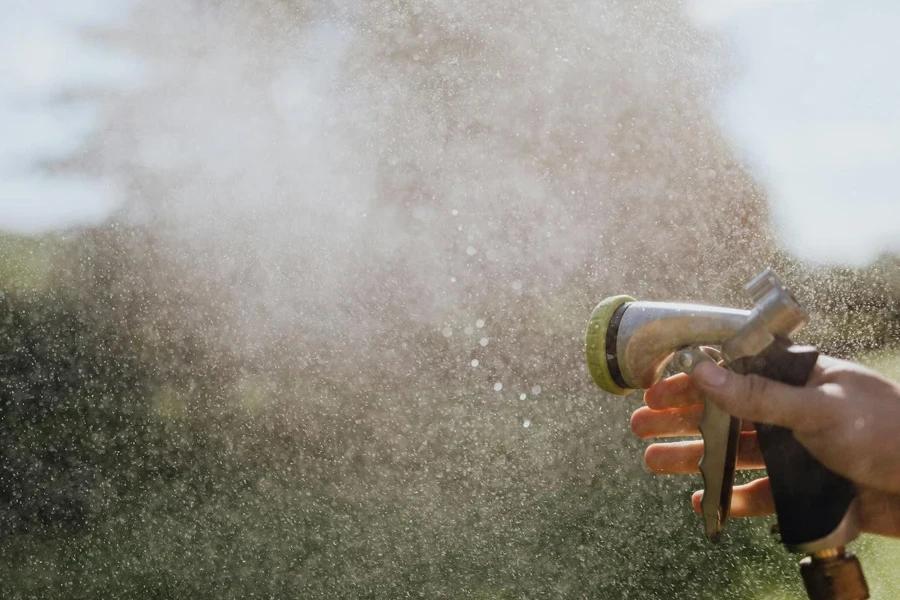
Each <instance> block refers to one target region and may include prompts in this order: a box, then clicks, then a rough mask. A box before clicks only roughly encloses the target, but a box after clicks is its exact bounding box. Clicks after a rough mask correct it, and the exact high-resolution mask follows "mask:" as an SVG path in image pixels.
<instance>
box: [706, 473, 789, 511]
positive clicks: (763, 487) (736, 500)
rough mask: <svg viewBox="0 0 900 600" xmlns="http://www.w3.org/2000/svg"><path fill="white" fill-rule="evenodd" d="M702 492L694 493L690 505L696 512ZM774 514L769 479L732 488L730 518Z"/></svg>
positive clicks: (765, 478)
mask: <svg viewBox="0 0 900 600" xmlns="http://www.w3.org/2000/svg"><path fill="white" fill-rule="evenodd" d="M702 499H703V492H700V491H697V492H694V495H693V496H691V505H692V506H693V507H694V510H695V511H696V512H698V513H699V512H701V509H700V501H701V500H702ZM774 512H775V501H774V500H773V499H772V488H771V486H770V485H769V478H768V477H763V478H762V479H755V480H753V481H751V482H750V483H748V484H746V485H736V486H734V491H733V492H732V494H731V511H730V514H731V516H732V517H762V516H765V515H771V514H773V513H774Z"/></svg>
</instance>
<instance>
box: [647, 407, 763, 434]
mask: <svg viewBox="0 0 900 600" xmlns="http://www.w3.org/2000/svg"><path fill="white" fill-rule="evenodd" d="M703 410H704V407H703V405H702V404H695V405H693V406H686V407H684V408H670V409H668V410H653V409H651V408H648V407H646V406H642V407H641V408H639V409H637V410H636V411H634V414H633V415H631V430H632V431H633V432H634V434H635V435H636V436H638V437H639V438H643V439H647V438H654V437H675V436H680V435H700V430H699V428H698V426H699V424H700V419H701V418H703ZM741 428H742V429H744V430H746V431H751V430H753V423H752V422H751V421H744V422H742V423H741Z"/></svg>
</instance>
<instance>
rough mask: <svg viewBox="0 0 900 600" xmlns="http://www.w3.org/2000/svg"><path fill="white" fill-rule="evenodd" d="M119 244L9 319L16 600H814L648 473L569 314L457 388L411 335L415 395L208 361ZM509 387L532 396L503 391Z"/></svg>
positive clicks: (109, 236)
mask: <svg viewBox="0 0 900 600" xmlns="http://www.w3.org/2000/svg"><path fill="white" fill-rule="evenodd" d="M122 235H125V236H128V239H129V243H131V244H133V243H134V236H136V235H139V233H136V232H122V231H113V232H112V233H110V232H106V233H103V232H99V233H94V234H91V235H90V236H86V237H85V238H83V239H81V240H74V241H68V242H66V243H67V244H69V245H68V246H63V248H64V250H65V251H63V252H61V253H60V252H59V246H54V250H53V252H54V256H55V257H57V258H52V259H47V260H46V262H44V259H38V263H39V264H41V265H43V266H42V267H41V268H42V269H44V272H45V275H42V276H41V277H42V278H43V279H42V280H44V281H49V282H51V283H49V284H47V285H46V286H44V287H41V286H31V287H30V288H29V289H28V290H26V291H21V289H19V291H11V292H9V293H7V294H5V295H4V296H3V297H2V298H0V331H2V336H0V441H2V445H0V490H2V491H0V528H2V534H3V536H4V539H5V542H4V544H3V547H2V549H0V595H2V596H3V597H4V598H7V597H8V598H29V597H34V598H37V597H61V596H64V597H78V598H95V597H96V598H101V597H103V598H106V597H117V598H177V597H183V598H232V597H233V598H257V597H258V598H281V597H302V598H334V597H354V598H401V597H423V598H485V599H501V598H560V597H565V598H582V597H584V598H601V599H603V598H611V599H612V598H616V599H617V598H632V599H653V598H675V597H677V598H690V599H697V600H700V599H707V598H708V599H713V598H715V599H723V598H724V599H728V598H733V599H738V598H748V597H756V596H759V595H760V594H765V593H767V592H768V590H772V589H777V590H780V592H783V593H787V594H788V596H784V597H796V598H800V597H802V595H801V594H802V592H801V591H800V587H799V580H798V577H797V574H796V572H795V565H794V563H795V558H793V557H790V556H788V555H787V553H786V552H784V551H783V550H781V549H780V548H779V547H778V546H777V545H776V544H774V543H773V542H772V540H771V539H769V536H768V534H767V533H766V530H767V524H766V523H765V522H763V521H759V520H757V521H750V522H733V523H732V524H731V526H730V533H729V536H728V539H727V540H726V541H725V542H724V544H723V545H722V546H721V547H716V548H711V547H709V546H708V545H707V544H706V542H705V541H704V540H703V539H702V536H701V534H700V529H699V523H698V522H697V520H696V517H695V516H694V515H693V514H691V512H690V510H689V509H688V498H689V493H690V491H691V490H692V489H694V487H695V486H696V485H697V483H698V482H697V481H696V480H695V479H692V478H683V477H671V478H662V477H654V476H651V475H650V474H649V473H647V472H646V471H645V469H644V467H643V465H642V463H641V458H640V457H641V453H642V446H643V444H642V443H640V442H639V441H637V440H635V439H633V438H632V436H631V435H630V433H629V432H628V431H627V426H626V424H627V422H628V415H629V414H630V412H631V410H633V408H634V406H635V405H636V404H637V403H638V402H639V400H638V399H636V398H634V399H631V400H630V401H623V400H621V399H611V398H605V397H603V396H602V395H600V394H598V393H597V392H596V390H594V389H593V388H592V386H591V384H590V381H589V379H588V378H587V376H586V374H585V373H584V372H583V368H584V367H583V365H582V364H581V353H580V347H579V346H578V342H577V341H576V342H574V343H573V342H572V341H571V337H572V336H570V332H571V331H573V330H575V329H577V330H578V336H577V338H576V339H579V338H580V333H581V331H580V326H582V325H583V323H582V321H583V319H584V317H585V316H586V315H587V314H588V312H585V311H583V310H581V308H583V307H579V306H576V305H577V302H571V301H569V302H567V301H566V300H565V298H564V295H560V297H559V298H555V299H554V302H555V303H556V304H555V306H554V310H552V311H548V309H547V308H546V305H545V304H544V303H535V305H533V306H532V305H530V304H528V303H527V302H525V301H523V302H521V303H519V304H518V305H517V307H516V309H517V311H519V314H520V318H521V319H522V320H523V322H524V323H526V324H527V327H524V328H522V329H520V330H513V331H511V332H509V333H507V334H502V333H498V334H496V335H495V337H496V339H497V340H498V341H497V343H498V345H501V346H502V347H506V348H515V349H516V352H515V356H512V355H510V354H503V353H499V352H498V354H499V355H500V356H501V358H502V360H499V359H498V360H495V361H491V360H488V359H487V358H486V357H485V360H484V363H483V365H482V366H481V367H479V369H468V370H465V371H462V372H461V371H460V370H459V369H458V368H457V367H456V366H457V365H459V364H461V363H463V364H467V363H468V361H469V358H470V357H469V355H468V354H467V352H468V350H466V348H465V347H464V345H459V344H456V343H455V342H454V341H453V340H447V339H445V338H443V336H441V335H440V334H439V333H435V332H434V331H431V330H430V329H423V328H421V327H415V326H412V325H410V326H408V327H406V328H404V330H403V332H402V335H400V338H399V339H393V340H392V344H397V345H399V347H401V348H405V350H404V353H405V354H406V355H408V356H410V357H413V358H411V359H410V368H409V371H408V373H406V374H403V373H398V372H396V371H395V372H385V371H383V370H382V369H379V368H378V366H377V365H373V366H372V368H371V369H368V370H366V371H364V372H360V373H359V374H353V375H351V376H347V372H346V371H345V370H338V371H333V370H331V369H329V367H328V365H326V364H313V363H306V364H302V365H301V364H295V363H294V362H292V361H291V360H283V359H281V360H278V357H277V356H276V357H275V358H274V359H273V360H271V361H269V360H268V359H266V360H262V359H259V358H256V359H254V360H249V359H246V358H240V357H235V356H232V355H229V354H228V353H227V352H225V351H224V350H223V349H222V348H221V347H218V346H216V345H215V344H214V343H213V342H210V341H209V340H207V339H204V338H203V337H202V336H198V335H197V334H196V331H195V330H194V329H192V328H191V327H189V326H188V321H190V319H188V318H185V317H184V314H186V313H189V312H190V311H191V308H190V307H191V303H190V297H189V296H188V295H179V294H180V293H181V292H179V291H178V290H185V289H188V287H187V286H185V287H179V286H171V287H170V288H169V289H168V291H167V294H166V295H165V297H162V296H161V295H160V294H158V293H157V288H156V287H155V286H154V285H153V280H152V279H150V275H149V274H148V273H147V272H146V271H145V270H142V269H141V268H140V265H138V266H136V265H135V264H134V263H132V262H130V260H131V259H129V258H128V256H126V255H122V254H120V253H119V252H117V251H114V250H115V249H116V248H117V245H116V239H118V238H119V236H122ZM29 244H30V243H29ZM26 246H27V247H40V244H36V245H32V246H29V245H25V246H21V247H26ZM143 254H144V255H145V256H146V255H150V254H152V245H151V246H149V247H148V249H147V251H146V252H144V253H143ZM11 256H12V255H10V254H7V255H6V258H5V260H7V261H10V260H17V259H15V257H14V256H13V257H12V258H11ZM60 256H64V257H65V260H60V259H59V257H60ZM85 257H87V258H85ZM73 265H74V266H73ZM170 275H171V273H170ZM7 281H9V280H7ZM17 281H21V279H17ZM866 289H870V288H866ZM862 306H868V304H866V303H865V302H863V303H862ZM890 306H893V305H892V304H891V305H890ZM179 315H180V316H179ZM573 315H574V316H573ZM191 318H193V317H191ZM209 318H215V315H210V316H209ZM179 319H181V320H179ZM504 336H505V337H504ZM873 339H876V338H873ZM404 344H405V346H404ZM455 344H456V345H455ZM548 348H549V349H557V350H554V351H542V349H543V350H546V349H548ZM389 350H390V349H389V348H388V349H385V356H390V354H389ZM282 354H283V352H282ZM510 373H513V374H515V375H516V377H518V378H519V379H520V380H522V381H529V382H541V383H542V385H543V388H544V389H543V392H542V393H541V394H540V396H536V394H534V393H533V392H531V390H530V388H527V387H526V388H523V389H525V391H527V392H529V393H531V394H532V396H533V397H532V398H531V399H530V400H529V401H527V402H526V401H523V400H520V399H519V394H518V390H512V391H511V392H510V393H509V394H499V393H496V392H493V391H492V383H493V381H494V380H495V378H497V377H499V376H500V375H503V374H505V375H506V376H507V377H506V379H507V381H512V380H515V379H516V378H515V377H512V376H509V374H510ZM523 415H524V416H527V417H528V418H529V422H530V424H531V425H530V427H527V428H526V427H523V425H522V423H523V421H522V419H523Z"/></svg>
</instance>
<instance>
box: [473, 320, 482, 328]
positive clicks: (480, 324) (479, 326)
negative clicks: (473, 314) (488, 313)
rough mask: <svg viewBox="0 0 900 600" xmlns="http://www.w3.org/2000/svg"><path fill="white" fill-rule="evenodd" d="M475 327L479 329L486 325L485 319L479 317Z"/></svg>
mask: <svg viewBox="0 0 900 600" xmlns="http://www.w3.org/2000/svg"><path fill="white" fill-rule="evenodd" d="M475 327H477V328H478V329H481V328H482V327H484V319H478V320H477V321H475Z"/></svg>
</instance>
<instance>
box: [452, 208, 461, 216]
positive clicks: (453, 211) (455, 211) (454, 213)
mask: <svg viewBox="0 0 900 600" xmlns="http://www.w3.org/2000/svg"><path fill="white" fill-rule="evenodd" d="M450 214H451V215H453V216H454V217H455V216H456V215H458V214H459V211H458V210H456V209H455V208H454V209H453V210H451V211H450Z"/></svg>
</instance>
